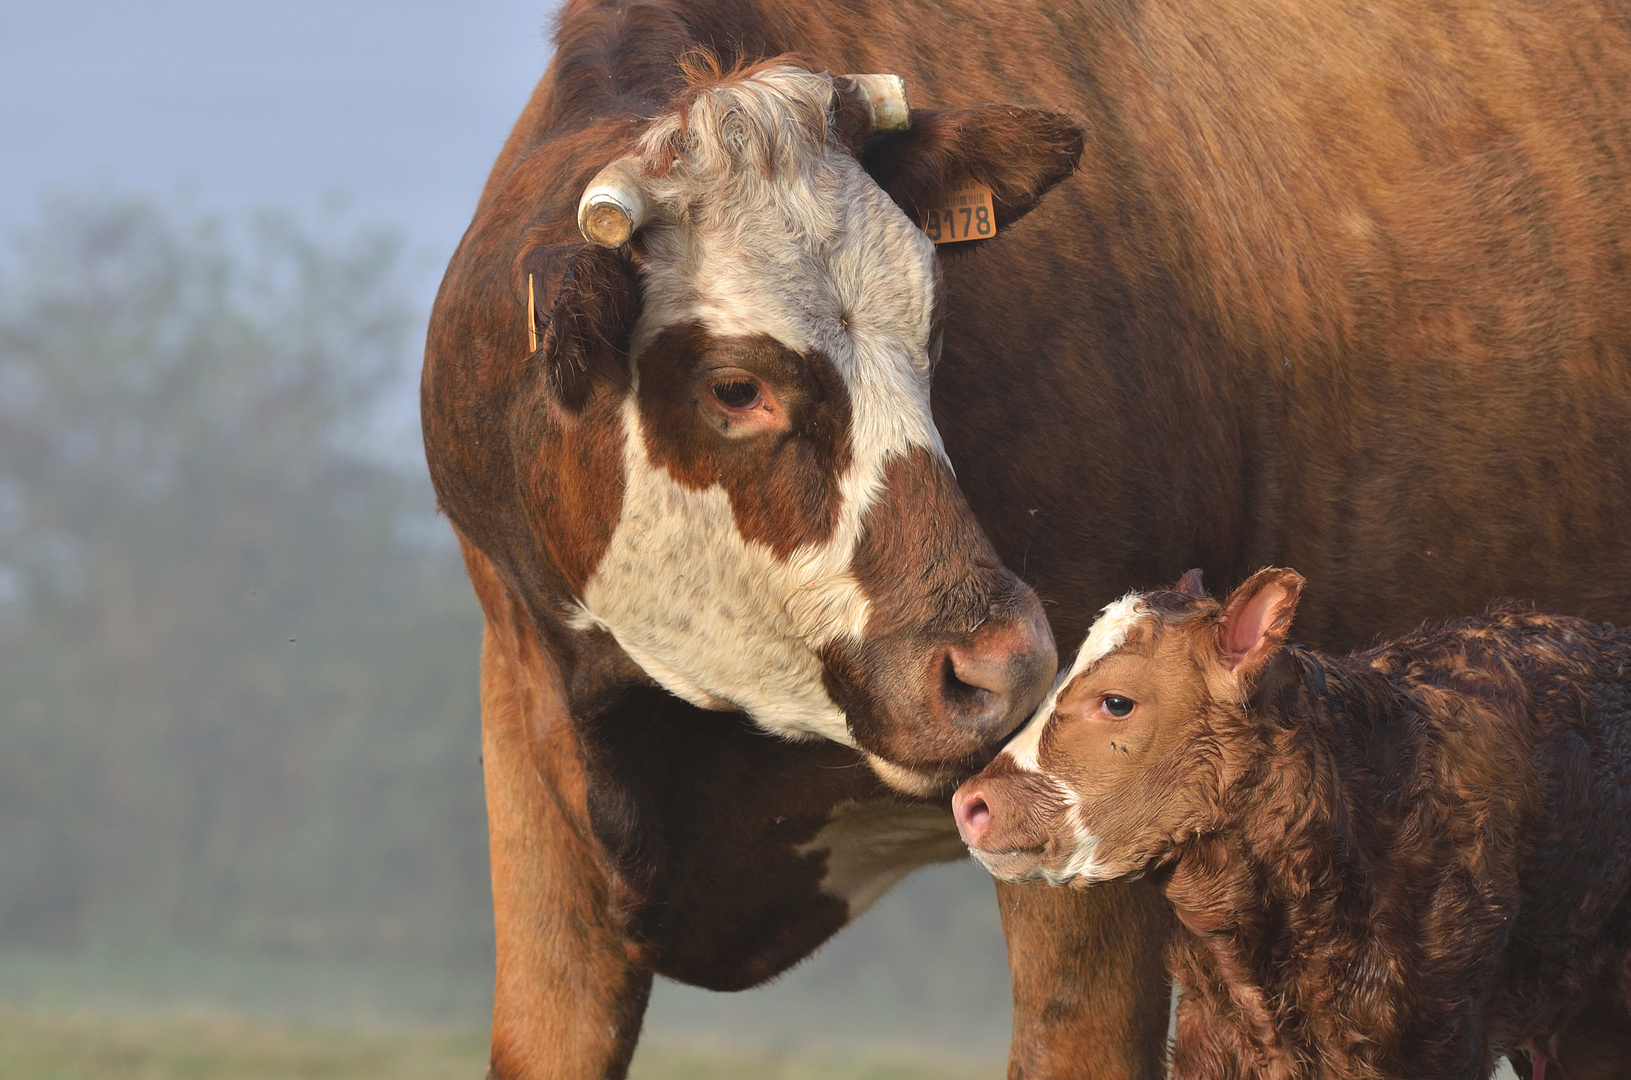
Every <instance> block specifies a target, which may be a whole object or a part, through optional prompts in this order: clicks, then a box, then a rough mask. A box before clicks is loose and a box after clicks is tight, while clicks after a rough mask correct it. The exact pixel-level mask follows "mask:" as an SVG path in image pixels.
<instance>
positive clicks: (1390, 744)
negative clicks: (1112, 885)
mask: <svg viewBox="0 0 1631 1080" xmlns="http://www.w3.org/2000/svg"><path fill="white" fill-rule="evenodd" d="M1303 585H1304V582H1303V579H1302V577H1301V576H1299V575H1298V574H1296V573H1294V572H1293V571H1290V570H1283V569H1277V568H1272V567H1271V568H1269V569H1265V570H1261V571H1259V572H1258V573H1256V574H1254V575H1252V577H1250V578H1249V579H1247V580H1246V581H1245V582H1244V583H1243V584H1242V585H1241V586H1240V587H1239V588H1238V589H1236V590H1235V591H1234V593H1233V594H1232V595H1231V596H1230V597H1229V598H1228V599H1227V600H1225V601H1223V602H1221V603H1220V602H1219V601H1217V600H1214V599H1213V598H1211V597H1210V596H1207V595H1206V593H1205V591H1204V590H1203V589H1202V588H1201V585H1200V575H1199V574H1197V573H1191V574H1188V575H1185V577H1184V578H1183V579H1182V580H1181V581H1180V582H1179V583H1178V586H1177V587H1176V588H1174V589H1166V590H1158V591H1155V592H1151V593H1131V594H1128V595H1127V596H1125V597H1123V598H1122V599H1120V600H1118V601H1116V602H1115V603H1113V604H1111V605H1109V606H1108V607H1106V608H1105V609H1104V613H1103V614H1102V615H1101V616H1100V618H1099V620H1098V621H1097V622H1096V623H1094V624H1093V628H1092V630H1091V631H1090V632H1089V633H1088V636H1087V639H1086V641H1085V642H1084V643H1083V645H1082V647H1081V650H1080V651H1079V652H1078V653H1077V656H1076V659H1075V661H1074V662H1073V663H1072V665H1071V667H1070V670H1069V671H1068V672H1067V673H1066V675H1065V676H1064V677H1062V678H1061V679H1060V685H1059V687H1058V689H1057V690H1056V691H1055V692H1054V693H1053V694H1051V695H1049V698H1048V700H1047V701H1046V702H1045V703H1044V704H1043V706H1042V708H1040V709H1039V710H1038V711H1037V714H1036V716H1035V717H1034V718H1032V720H1031V722H1030V723H1029V724H1027V725H1026V726H1025V728H1024V729H1023V730H1022V731H1021V732H1020V733H1019V734H1018V735H1016V736H1015V737H1014V739H1013V740H1012V741H1011V742H1009V744H1008V745H1007V746H1006V747H1004V748H1003V750H1002V752H1001V753H999V754H998V755H997V757H996V759H995V760H993V761H992V763H991V764H990V765H988V766H987V767H986V768H985V769H984V770H982V771H981V772H980V773H979V774H978V775H976V776H974V777H973V778H971V779H969V780H968V781H966V782H965V783H964V784H963V786H962V787H960V788H959V789H958V790H957V793H956V795H955V796H954V797H953V799H952V807H953V811H954V813H955V814H956V816H957V822H958V827H959V829H960V830H961V831H962V834H963V839H964V840H966V841H967V842H968V844H969V848H970V850H971V851H972V852H973V853H974V854H975V856H976V857H977V858H979V860H980V861H981V862H982V863H984V864H985V866H986V867H987V868H988V869H989V870H990V871H991V872H992V873H993V874H995V875H997V876H999V877H1001V878H1004V879H1007V880H1010V881H1024V880H1032V879H1041V880H1046V881H1048V882H1049V883H1050V884H1053V885H1066V886H1072V887H1075V888H1089V887H1094V886H1097V885H1101V884H1103V883H1106V882H1115V881H1120V880H1127V879H1132V878H1142V877H1144V876H1145V875H1151V876H1153V877H1156V878H1157V879H1158V881H1159V883H1160V887H1161V890H1162V892H1163V893H1165V895H1166V896H1167V898H1168V899H1169V900H1170V901H1171V902H1172V904H1173V906H1174V909H1175V911H1176V914H1177V917H1178V922H1179V923H1180V925H1181V927H1182V929H1181V931H1180V932H1179V933H1178V934H1177V935H1175V936H1174V939H1173V943H1172V946H1171V967H1172V970H1173V973H1174V975H1175V976H1176V977H1177V979H1178V982H1179V983H1180V985H1181V988H1182V1005H1181V1006H1180V1007H1179V1010H1178V1028H1177V1034H1178V1038H1177V1043H1176V1045H1175V1049H1174V1052H1173V1077H1174V1080H1199V1078H1216V1077H1235V1078H1245V1077H1262V1078H1265V1080H1267V1078H1275V1080H1298V1078H1306V1080H1382V1078H1386V1077H1433V1078H1438V1077H1443V1078H1447V1080H1448V1078H1462V1080H1483V1078H1484V1077H1487V1076H1489V1075H1490V1074H1491V1072H1492V1070H1493V1067H1494V1060H1493V1059H1494V1057H1495V1056H1496V1055H1499V1054H1508V1055H1510V1056H1511V1057H1512V1058H1514V1059H1516V1060H1518V1061H1519V1063H1520V1066H1527V1065H1530V1064H1531V1063H1532V1064H1533V1070H1534V1073H1535V1074H1536V1075H1539V1074H1540V1073H1542V1072H1545V1069H1546V1063H1547V1061H1548V1059H1549V1060H1550V1062H1551V1063H1552V1065H1553V1071H1552V1072H1551V1073H1550V1074H1549V1075H1552V1076H1554V1077H1559V1076H1561V1077H1562V1078H1564V1080H1588V1078H1593V1080H1598V1078H1600V1080H1616V1078H1623V1077H1626V1076H1631V630H1627V629H1624V628H1615V627H1612V626H1602V625H1598V624H1595V623H1589V622H1586V621H1585V620H1583V619H1577V618H1571V617H1567V616H1558V615H1544V614H1538V613H1536V612H1533V611H1527V610H1524V609H1521V608H1517V607H1510V606H1508V607H1506V608H1504V609H1496V610H1493V611H1491V612H1490V613H1488V614H1486V615H1482V616H1475V617H1464V618H1460V619H1453V620H1449V621H1447V622H1444V623H1440V624H1436V625H1432V626H1429V627H1425V628H1423V629H1421V630H1418V631H1416V632H1414V633H1412V634H1409V635H1406V636H1405V637H1402V638H1399V639H1397V640H1394V641H1391V642H1389V643H1387V644H1386V645H1383V646H1379V647H1377V648H1374V649H1370V650H1367V651H1365V652H1362V653H1356V654H1353V655H1350V656H1340V657H1339V656H1330V655H1321V654H1318V653H1312V652H1309V651H1307V650H1304V649H1301V648H1298V647H1297V646H1291V645H1286V644H1285V640H1286V636H1287V632H1288V631H1289V629H1290V627H1291V621H1292V616H1293V614H1294V612H1295V610H1296V607H1297V600H1298V596H1299V594H1300V593H1301V591H1302V588H1303ZM1528 1074H1529V1069H1527V1068H1526V1069H1525V1075H1528Z"/></svg>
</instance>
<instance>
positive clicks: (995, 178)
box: [861, 105, 1086, 230]
mask: <svg viewBox="0 0 1631 1080" xmlns="http://www.w3.org/2000/svg"><path fill="white" fill-rule="evenodd" d="M911 117H912V119H911V124H910V126H909V127H907V128H906V129H905V130H904V131H895V132H890V133H888V134H886V135H876V136H874V137H873V138H872V139H871V140H869V141H868V142H867V145H866V149H865V151H864V152H863V153H862V155H861V164H862V165H863V166H864V167H865V168H866V171H867V172H868V173H870V174H872V178H873V179H874V180H876V181H877V182H878V186H879V187H881V188H883V189H884V190H885V191H887V192H888V193H889V196H890V198H892V199H894V200H895V202H897V203H899V204H900V207H901V209H903V210H905V211H906V216H907V217H910V218H911V219H912V220H913V221H919V220H921V219H922V217H923V213H924V211H925V210H926V209H928V208H929V207H931V206H933V205H935V200H936V199H937V198H938V197H939V196H940V195H941V194H942V193H943V192H945V191H946V190H947V189H949V188H951V187H953V186H955V185H956V184H957V183H959V182H960V181H963V180H966V179H969V178H973V179H975V180H978V181H980V182H981V183H982V184H985V185H986V186H988V187H989V188H990V189H991V195H992V203H993V204H994V205H993V209H994V210H995V211H996V215H997V228H998V229H999V230H1000V229H1002V228H1003V227H1005V226H1007V225H1011V224H1013V223H1014V222H1016V221H1018V220H1019V219H1020V218H1022V217H1024V216H1025V215H1026V214H1028V213H1030V212H1031V211H1032V210H1033V209H1035V207H1036V204H1037V203H1038V202H1040V201H1041V200H1042V196H1043V195H1045V194H1047V192H1048V190H1049V189H1050V188H1052V187H1053V186H1054V185H1055V184H1057V183H1059V182H1060V181H1061V180H1064V179H1065V178H1066V177H1068V176H1070V174H1071V173H1073V172H1075V171H1076V162H1077V161H1078V160H1079V159H1080V158H1081V156H1082V145H1083V143H1084V141H1085V139H1086V133H1085V132H1084V131H1083V130H1082V126H1081V125H1080V124H1078V123H1077V122H1076V121H1075V120H1072V119H1071V118H1070V117H1068V116H1066V115H1065V114H1064V113H1059V112H1053V111H1051V110H1048V109H1031V108H1023V107H1021V106H1018V105H975V106H972V107H970V108H965V109H913V110H912V112H911Z"/></svg>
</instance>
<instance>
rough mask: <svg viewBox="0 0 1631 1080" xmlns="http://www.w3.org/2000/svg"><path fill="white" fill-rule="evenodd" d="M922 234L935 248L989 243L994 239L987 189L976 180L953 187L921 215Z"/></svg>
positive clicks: (994, 217) (994, 222)
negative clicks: (943, 245) (925, 234)
mask: <svg viewBox="0 0 1631 1080" xmlns="http://www.w3.org/2000/svg"><path fill="white" fill-rule="evenodd" d="M923 231H924V232H925V233H927V234H928V236H929V239H930V240H933V241H934V242H935V243H937V244H960V243H962V242H963V241H964V240H989V239H990V238H991V237H993V236H996V235H997V214H996V210H995V208H994V207H993V206H992V205H991V189H990V188H988V187H986V186H985V185H984V184H982V183H980V182H979V181H978V180H963V181H961V182H959V183H956V184H953V185H952V186H951V187H949V188H947V189H946V190H945V191H943V192H941V193H940V196H939V197H938V198H937V199H935V201H934V203H933V204H932V205H930V207H929V208H928V209H927V210H925V211H923Z"/></svg>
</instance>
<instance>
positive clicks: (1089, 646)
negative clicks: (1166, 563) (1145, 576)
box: [952, 568, 1303, 886]
mask: <svg viewBox="0 0 1631 1080" xmlns="http://www.w3.org/2000/svg"><path fill="white" fill-rule="evenodd" d="M1302 585H1303V579H1302V578H1301V577H1300V576H1299V575H1298V574H1296V573H1295V572H1293V571H1291V570H1281V569H1275V568H1270V569H1266V570H1260V571H1258V572H1257V573H1256V574H1255V575H1253V576H1252V577H1251V578H1249V579H1248V580H1247V581H1246V582H1245V583H1244V584H1242V585H1241V586H1240V588H1238V589H1236V590H1235V592H1234V593H1233V594H1232V595H1231V596H1230V597H1229V599H1228V600H1226V601H1224V602H1223V603H1222V604H1219V603H1218V602H1217V601H1216V600H1214V599H1212V598H1211V597H1209V596H1207V595H1206V594H1205V593H1204V592H1203V591H1202V589H1201V584H1200V571H1198V570H1192V571H1190V572H1189V573H1188V574H1186V575H1184V578H1183V579H1182V580H1181V581H1179V583H1178V585H1177V586H1176V587H1175V588H1173V589H1171V590H1166V591H1161V592H1153V593H1145V594H1136V593H1134V594H1129V595H1127V596H1125V597H1123V598H1121V599H1120V600H1117V601H1116V602H1115V603H1113V604H1110V605H1109V606H1108V607H1106V608H1105V609H1104V612H1103V614H1102V615H1100V617H1099V619H1098V621H1097V622H1095V623H1094V624H1093V627H1092V629H1091V631H1090V632H1089V633H1088V635H1087V640H1086V641H1084V642H1083V643H1082V647H1081V649H1080V650H1079V651H1078V652H1077V654H1076V659H1075V660H1074V662H1072V664H1071V666H1070V669H1069V670H1068V671H1066V672H1065V674H1064V675H1063V676H1062V677H1061V678H1060V679H1059V683H1058V686H1057V687H1056V688H1055V690H1054V692H1053V693H1052V694H1051V695H1049V697H1048V699H1047V700H1046V701H1044V702H1043V703H1042V707H1041V708H1040V709H1038V710H1037V713H1036V715H1035V716H1034V717H1032V719H1031V721H1030V723H1029V724H1027V725H1026V726H1025V728H1024V729H1023V730H1022V731H1020V733H1019V734H1018V735H1016V736H1015V737H1014V738H1013V740H1012V741H1011V742H1009V744H1008V745H1007V746H1005V747H1004V748H1003V749H1002V751H1001V753H999V754H998V755H997V757H996V758H995V759H994V760H993V761H992V762H991V764H990V765H989V766H987V767H986V769H985V770H984V771H983V772H981V773H980V774H979V775H977V776H975V777H973V778H972V779H970V780H968V781H966V782H965V783H964V784H963V785H962V787H960V788H959V789H958V790H957V793H956V794H955V795H954V796H953V798H952V808H953V812H954V813H955V815H956V818H957V826H958V829H959V831H961V833H962V835H963V840H964V842H965V843H967V844H968V846H969V849H970V850H971V851H972V852H973V854H974V855H975V857H976V858H978V859H979V860H980V861H981V862H982V863H984V864H985V866H986V868H987V869H989V870H990V871H991V872H992V873H993V874H995V875H996V876H997V877H1000V878H1003V879H1005V880H1009V881H1025V880H1032V879H1038V878H1040V879H1043V880H1046V881H1048V882H1049V883H1051V884H1054V885H1065V884H1072V885H1078V886H1083V885H1091V884H1094V883H1096V882H1104V881H1112V880H1117V879H1123V878H1128V877H1135V876H1138V875H1140V874H1142V873H1144V872H1145V871H1146V870H1147V869H1149V868H1151V867H1152V866H1154V865H1159V864H1160V863H1162V862H1164V861H1165V860H1167V859H1168V858H1169V857H1170V856H1171V855H1172V854H1173V853H1174V851H1175V850H1176V848H1177V847H1178V845H1179V844H1181V843H1182V842H1183V841H1184V840H1186V839H1188V838H1190V837H1193V836H1196V835H1200V834H1202V833H1204V832H1206V831H1208V830H1210V829H1211V828H1213V827H1215V825H1216V824H1217V823H1218V821H1219V820H1220V815H1221V813H1222V804H1223V802H1224V801H1225V796H1226V793H1227V790H1228V788H1229V786H1230V785H1231V784H1232V783H1233V782H1234V781H1235V780H1236V779H1238V776H1239V770H1240V769H1241V768H1242V766H1243V763H1244V761H1245V759H1244V758H1243V756H1242V754H1241V753H1240V749H1241V740H1240V735H1241V733H1242V732H1243V731H1245V730H1247V727H1248V726H1247V724H1246V716H1247V712H1248V709H1249V708H1250V702H1251V700H1252V698H1253V695H1254V692H1256V691H1258V690H1260V689H1261V688H1262V685H1263V683H1264V676H1265V673H1266V672H1267V671H1268V669H1269V666H1270V661H1271V660H1272V659H1273V658H1274V657H1275V655H1276V654H1277V653H1278V652H1279V650H1280V648H1281V646H1282V645H1283V644H1284V641H1285V636H1286V632H1287V630H1288V629H1289V628H1290V625H1291V618H1292V614H1293V612H1294V611H1295V609H1296V605H1297V599H1298V597H1299V595H1300V594H1301V590H1302Z"/></svg>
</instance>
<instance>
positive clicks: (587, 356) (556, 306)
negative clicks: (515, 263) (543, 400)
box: [521, 243, 639, 412]
mask: <svg viewBox="0 0 1631 1080" xmlns="http://www.w3.org/2000/svg"><path fill="white" fill-rule="evenodd" d="M521 271H522V274H523V281H522V289H523V291H525V293H526V295H527V302H528V315H529V318H530V319H531V325H530V327H529V344H532V345H533V346H534V347H533V353H532V357H531V362H532V363H535V364H537V365H539V366H540V367H541V368H542V370H543V372H544V375H545V377H546V378H547V379H549V381H550V385H551V387H552V388H553V389H554V391H555V394H556V396H557V398H558V399H559V400H560V402H561V404H563V405H565V406H566V407H567V408H568V409H571V410H572V411H573V412H576V411H578V410H579V409H581V408H583V405H584V402H586V401H587V400H588V399H589V394H590V391H591V390H592V389H593V387H594V384H595V382H596V380H610V381H611V382H612V383H613V384H614V385H616V386H618V387H620V388H626V387H627V386H628V384H629V334H630V333H631V332H632V331H633V329H634V319H635V316H636V315H637V314H638V313H639V287H638V284H637V282H636V279H635V272H634V267H633V266H632V265H631V264H630V262H629V260H628V259H627V258H626V257H624V256H623V255H621V254H619V253H618V252H617V251H615V250H613V249H611V248H604V247H601V246H600V245H598V244H584V243H569V244H542V245H539V246H537V247H534V248H532V249H530V250H528V251H527V252H526V254H525V255H524V256H523V257H522V259H521Z"/></svg>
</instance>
